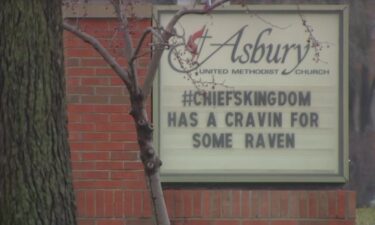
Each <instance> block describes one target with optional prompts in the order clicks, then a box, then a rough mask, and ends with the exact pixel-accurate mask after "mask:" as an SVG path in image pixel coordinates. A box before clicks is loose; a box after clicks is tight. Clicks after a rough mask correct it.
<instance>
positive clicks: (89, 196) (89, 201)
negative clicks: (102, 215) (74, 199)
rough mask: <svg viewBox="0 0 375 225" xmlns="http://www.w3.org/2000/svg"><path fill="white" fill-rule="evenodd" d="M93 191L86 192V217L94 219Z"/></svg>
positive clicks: (94, 199)
mask: <svg viewBox="0 0 375 225" xmlns="http://www.w3.org/2000/svg"><path fill="white" fill-rule="evenodd" d="M95 202H96V197H95V191H93V190H87V191H86V213H87V216H88V217H94V216H95V215H96V212H95Z"/></svg>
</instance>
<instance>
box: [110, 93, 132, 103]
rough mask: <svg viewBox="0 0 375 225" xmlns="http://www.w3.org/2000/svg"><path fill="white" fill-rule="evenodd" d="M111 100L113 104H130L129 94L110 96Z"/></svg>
mask: <svg viewBox="0 0 375 225" xmlns="http://www.w3.org/2000/svg"><path fill="white" fill-rule="evenodd" d="M109 102H110V103H111V104H130V100H129V96H128V95H122V96H109Z"/></svg>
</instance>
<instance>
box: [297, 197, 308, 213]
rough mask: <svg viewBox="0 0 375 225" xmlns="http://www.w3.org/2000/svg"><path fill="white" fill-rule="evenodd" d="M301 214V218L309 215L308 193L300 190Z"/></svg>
mask: <svg viewBox="0 0 375 225" xmlns="http://www.w3.org/2000/svg"><path fill="white" fill-rule="evenodd" d="M298 205H299V216H300V218H307V217H308V194H307V192H306V191H300V192H299V203H298Z"/></svg>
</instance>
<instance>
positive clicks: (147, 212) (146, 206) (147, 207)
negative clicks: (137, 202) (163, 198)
mask: <svg viewBox="0 0 375 225" xmlns="http://www.w3.org/2000/svg"><path fill="white" fill-rule="evenodd" d="M152 213H153V211H152V205H151V197H150V192H149V191H144V192H143V210H142V216H143V217H151V216H152Z"/></svg>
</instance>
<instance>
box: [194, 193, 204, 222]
mask: <svg viewBox="0 0 375 225" xmlns="http://www.w3.org/2000/svg"><path fill="white" fill-rule="evenodd" d="M192 195H193V197H192V198H193V217H201V216H202V193H201V191H200V190H194V191H192Z"/></svg>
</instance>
